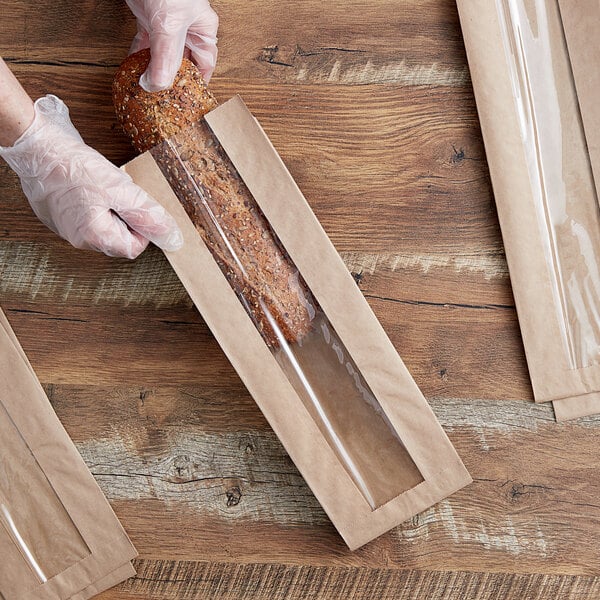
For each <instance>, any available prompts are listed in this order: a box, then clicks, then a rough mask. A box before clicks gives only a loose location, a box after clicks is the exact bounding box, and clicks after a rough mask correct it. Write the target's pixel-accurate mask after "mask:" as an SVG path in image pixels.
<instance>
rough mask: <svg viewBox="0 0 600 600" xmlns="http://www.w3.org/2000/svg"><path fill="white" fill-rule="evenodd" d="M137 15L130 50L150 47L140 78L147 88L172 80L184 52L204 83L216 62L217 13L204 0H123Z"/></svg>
mask: <svg viewBox="0 0 600 600" xmlns="http://www.w3.org/2000/svg"><path fill="white" fill-rule="evenodd" d="M126 1H127V4H128V6H129V8H130V9H131V12H133V14H134V15H135V16H136V17H137V22H138V33H137V35H136V36H135V38H134V40H133V44H132V46H131V50H130V51H131V52H137V51H138V50H142V49H144V48H150V55H151V57H152V58H151V59H150V64H149V65H148V69H147V70H146V72H145V73H144V74H143V75H142V77H141V79H140V85H141V86H142V87H143V88H144V89H145V90H146V91H147V92H157V91H159V90H164V89H166V88H168V87H170V86H171V85H172V84H173V79H174V78H175V74H176V73H177V70H178V69H179V67H180V66H181V60H182V58H183V56H184V50H185V53H186V56H188V58H190V59H191V60H192V62H194V63H195V64H196V66H197V67H198V68H199V69H200V72H201V73H202V75H203V77H204V80H205V81H206V82H207V83H208V81H209V80H210V77H211V75H212V72H213V71H214V68H215V65H216V64H217V28H218V26H219V17H218V16H217V13H216V12H215V11H214V10H213V9H212V8H211V6H210V4H209V3H208V0H126Z"/></svg>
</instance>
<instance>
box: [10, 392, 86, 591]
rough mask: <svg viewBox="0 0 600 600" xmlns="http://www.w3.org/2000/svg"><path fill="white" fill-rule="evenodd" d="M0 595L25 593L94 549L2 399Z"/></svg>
mask: <svg viewBox="0 0 600 600" xmlns="http://www.w3.org/2000/svg"><path fill="white" fill-rule="evenodd" d="M0 445H1V452H0V598H4V600H17V599H18V598H21V595H22V592H23V589H24V582H26V581H31V587H32V588H34V587H35V586H36V585H38V584H39V583H43V582H46V581H47V580H49V579H50V578H52V577H54V576H55V575H57V574H58V573H61V572H62V571H64V570H65V569H67V568H68V567H70V566H71V565H73V564H75V563H77V562H79V561H80V560H82V559H83V558H85V557H86V556H88V555H89V554H90V550H89V548H88V547H87V544H86V543H85V541H84V540H83V538H82V537H81V535H80V533H79V531H78V530H77V528H76V526H75V525H74V523H73V521H72V520H71V518H70V516H69V514H68V513H67V511H66V510H65V508H64V506H63V505H62V503H61V501H60V499H59V498H58V496H57V495H56V493H55V491H54V489H53V488H52V485H51V484H50V482H49V481H48V479H47V477H46V475H45V474H44V472H43V470H42V469H41V467H40V466H39V464H38V462H37V460H36V459H35V457H34V455H33V454H32V452H31V450H30V448H29V446H28V445H27V443H26V442H25V440H24V439H23V437H22V436H21V434H20V433H19V431H18V429H17V427H16V426H15V424H14V422H13V421H12V419H11V417H10V415H9V414H8V412H7V411H6V409H5V408H4V406H3V405H2V403H1V402H0Z"/></svg>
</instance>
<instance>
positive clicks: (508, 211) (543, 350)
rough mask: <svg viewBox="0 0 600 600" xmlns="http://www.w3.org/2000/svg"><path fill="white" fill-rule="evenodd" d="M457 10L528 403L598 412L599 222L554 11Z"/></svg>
mask: <svg viewBox="0 0 600 600" xmlns="http://www.w3.org/2000/svg"><path fill="white" fill-rule="evenodd" d="M457 4H458V9H459V15H460V20H461V26H462V29H463V35H464V40H465V46H466V50H467V57H468V60H469V67H470V70H471V79H472V81H473V88H474V91H475V98H476V101H477V109H478V112H479V118H480V122H481V129H482V133H483V138H484V142H485V147H486V154H487V159H488V164H489V169H490V175H491V179H492V185H493V188H494V195H495V199H496V205H497V209H498V217H499V220H500V225H501V229H502V236H503V239H504V245H505V249H506V258H507V261H508V266H509V270H510V276H511V282H512V286H513V293H514V296H515V303H516V307H517V312H518V315H519V324H520V327H521V334H522V337H523V343H524V346H525V353H526V356H527V363H528V367H529V373H530V377H531V382H532V385H533V391H534V396H535V400H536V402H547V401H550V400H552V401H554V409H555V414H556V417H557V419H558V420H566V419H570V418H575V417H578V416H583V415H585V414H592V413H595V412H600V269H599V265H600V216H599V210H598V203H597V193H596V185H595V181H594V177H593V173H592V169H591V165H590V157H589V154H588V149H587V140H586V137H585V132H584V128H583V126H582V122H581V114H580V111H579V104H578V97H577V90H576V88H575V84H574V81H573V76H572V72H571V63H570V59H569V53H568V51H567V46H566V42H565V38H564V35H563V29H562V21H561V14H560V11H559V6H558V1H557V0H493V1H492V0H490V1H487V2H471V1H469V0H458V2H457ZM572 4H575V3H572Z"/></svg>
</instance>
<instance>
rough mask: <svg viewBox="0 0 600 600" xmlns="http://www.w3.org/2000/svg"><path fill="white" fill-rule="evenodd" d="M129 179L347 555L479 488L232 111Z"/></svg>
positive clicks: (234, 106)
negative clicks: (164, 221) (153, 209)
mask: <svg viewBox="0 0 600 600" xmlns="http://www.w3.org/2000/svg"><path fill="white" fill-rule="evenodd" d="M125 169H126V170H127V172H128V173H129V174H130V175H131V176H132V178H133V179H134V181H135V182H136V183H137V184H138V185H140V186H141V187H143V188H144V189H146V190H147V191H148V192H149V193H151V194H152V195H153V196H154V197H155V198H157V199H158V200H159V201H160V202H161V203H162V204H163V205H164V206H165V207H166V208H167V209H168V210H169V211H170V212H171V214H173V215H174V216H175V218H176V220H177V222H178V224H179V226H180V227H181V230H182V231H183V235H184V240H185V244H184V247H183V249H182V250H180V251H178V252H170V253H167V258H168V259H169V261H170V262H171V264H172V266H173V268H174V269H175V271H176V273H177V275H178V276H179V278H180V279H181V281H182V282H183V284H184V286H185V287H186V289H187V291H188V293H189V294H190V296H191V298H192V300H193V301H194V303H195V305H196V306H197V308H198V309H199V311H200V313H201V314H202V316H203V318H204V319H205V321H206V323H207V324H208V326H209V327H210V328H211V330H212V332H213V334H214V335H215V337H216V339H217V340H218V342H219V344H220V345H221V347H222V348H223V350H224V351H225V353H226V354H227V356H228V357H229V359H230V361H231V363H232V364H233V366H234V367H235V369H236V370H237V372H238V373H239V375H240V377H241V378H242V380H243V381H244V383H245V384H246V386H247V388H248V390H249V391H250V393H251V394H252V395H253V397H254V399H255V400H256V402H257V404H258V405H259V407H260V408H261V410H262V412H263V413H264V414H265V416H266V418H267V419H268V421H269V423H270V424H271V426H272V427H273V429H274V430H275V432H276V433H277V435H278V436H279V439H280V440H281V442H282V443H283V445H284V447H285V448H286V450H287V451H288V453H289V454H290V456H291V458H292V459H293V460H294V462H295V463H296V465H297V467H298V468H299V470H300V471H301V473H302V475H303V476H304V478H305V479H306V481H307V482H308V484H309V485H310V487H311V489H312V490H313V492H314V493H315V495H316V496H317V498H318V499H319V501H320V502H321V504H322V506H323V508H324V509H325V511H326V512H327V514H328V515H329V517H330V518H331V520H332V521H333V523H334V524H335V526H336V527H337V529H338V530H339V532H340V533H341V535H342V536H343V538H344V539H345V541H346V542H347V544H348V545H349V546H350V547H351V548H357V547H358V546H360V545H362V544H364V543H366V542H368V541H369V540H371V539H373V538H375V537H377V536H378V535H380V534H382V533H383V532H385V531H386V530H388V529H390V528H391V527H393V526H395V525H397V524H398V523H400V522H401V521H403V520H405V519H408V518H409V517H411V516H413V515H414V514H416V513H418V512H420V511H422V510H424V509H426V508H427V507H429V506H431V505H432V504H434V503H436V502H438V501H439V500H441V499H442V498H444V497H446V496H448V495H449V494H451V493H453V492H455V491H456V490H458V489H460V488H461V487H463V486H464V485H466V484H468V483H469V482H470V481H471V479H470V477H469V475H468V473H467V471H466V469H465V468H464V466H463V464H462V462H461V461H460V459H459V457H458V455H457V453H456V451H455V450H454V448H453V447H452V445H451V443H450V441H449V440H448V438H447V436H446V434H445V433H444V431H443V430H442V428H441V427H440V425H439V423H438V422H437V420H436V418H435V416H434V414H433V412H432V411H431V409H430V407H429V405H428V404H427V402H426V400H425V399H424V398H423V395H422V394H421V392H420V391H419V389H418V388H417V386H416V384H415V382H414V381H413V379H412V377H411V376H410V374H409V373H408V371H407V369H406V367H405V365H404V363H403V362H402V360H401V359H400V357H399V356H398V354H397V352H396V350H395V349H394V347H393V345H392V344H391V342H390V340H389V339H388V337H387V335H386V334H385V332H384V331H383V329H382V327H381V325H380V324H379V322H378V321H377V319H376V317H375V315H374V314H373V312H372V311H371V309H370V308H369V306H368V304H367V302H366V300H365V299H364V297H363V295H362V293H361V292H360V290H359V289H358V287H357V286H356V284H355V282H354V280H353V278H352V277H351V275H350V274H349V272H348V270H347V269H346V267H345V265H344V263H343V262H342V260H341V259H340V257H339V255H338V254H337V252H336V251H335V249H334V248H333V246H332V244H331V242H330V240H329V238H328V237H327V235H326V234H325V232H324V231H323V229H322V227H321V226H320V224H319V222H318V221H317V219H316V217H315V215H314V214H313V212H312V211H311V209H310V207H309V205H308V204H307V202H306V200H305V199H304V197H303V196H302V193H301V192H300V190H299V189H298V187H297V185H296V184H295V182H294V180H293V179H292V177H291V176H290V174H289V172H288V171H287V169H286V168H285V166H284V164H283V162H282V161H281V159H280V157H279V156H278V154H277V152H276V151H275V150H274V148H273V146H272V145H271V143H270V142H269V140H268V138H267V137H266V135H265V134H264V132H263V130H262V129H261V127H260V126H259V124H258V123H257V121H256V120H255V119H254V117H253V116H252V115H251V114H250V112H249V111H248V109H247V108H246V106H245V105H244V103H243V102H242V100H241V99H240V98H239V97H235V98H233V99H231V100H229V101H228V102H226V103H224V104H223V105H221V106H220V107H219V108H217V109H215V110H214V111H212V112H210V113H208V114H207V115H206V117H205V119H204V120H201V121H200V122H198V123H197V125H196V126H194V127H192V128H190V129H189V130H186V131H183V132H181V133H179V134H177V135H176V136H174V138H173V139H171V140H167V141H166V142H164V143H163V144H161V145H160V146H157V147H156V148H154V149H153V150H151V151H150V152H147V153H145V154H143V155H141V156H140V157H138V158H137V159H135V160H133V161H132V162H130V163H129V164H128V165H126V166H125Z"/></svg>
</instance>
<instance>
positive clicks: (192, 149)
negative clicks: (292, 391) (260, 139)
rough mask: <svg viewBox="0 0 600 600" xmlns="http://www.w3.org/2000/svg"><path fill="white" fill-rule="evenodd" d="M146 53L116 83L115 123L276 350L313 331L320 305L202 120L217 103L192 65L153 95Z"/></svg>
mask: <svg viewBox="0 0 600 600" xmlns="http://www.w3.org/2000/svg"><path fill="white" fill-rule="evenodd" d="M148 61H149V53H148V51H141V52H138V53H136V54H133V55H131V56H129V57H128V58H127V59H126V60H125V61H124V62H123V64H122V65H121V67H120V68H119V71H118V72H117V74H116V76H115V79H114V84H113V100H114V104H115V108H116V111H117V117H118V119H119V121H120V122H121V124H122V126H123V129H124V130H125V133H127V134H128V135H129V137H130V138H131V141H132V143H133V145H134V146H135V148H136V149H137V150H139V151H140V152H143V151H145V150H148V149H150V151H151V154H152V156H153V157H154V159H155V161H156V163H157V164H158V166H159V168H160V169H161V171H162V173H163V175H164V176H165V178H166V179H167V181H168V182H169V184H170V186H171V188H172V189H173V191H174V192H175V194H176V196H177V197H178V199H179V200H180V202H181V203H182V205H183V207H184V208H185V210H186V212H187V214H188V216H189V217H190V219H191V220H192V222H193V223H194V225H195V226H196V229H197V230H198V231H199V233H200V235H201V236H202V238H203V240H204V242H205V243H206V245H207V247H208V248H209V250H210V251H211V253H212V254H213V256H214V258H215V260H216V261H217V263H218V265H219V267H220V268H221V270H222V271H223V273H224V274H225V276H226V277H227V279H228V281H229V283H230V285H231V287H232V288H233V289H234V291H235V292H236V294H237V295H238V297H239V298H240V300H241V302H242V304H243V305H244V307H245V308H246V310H247V312H248V314H249V315H250V317H251V318H252V319H253V321H254V323H255V324H256V326H257V328H258V329H259V331H260V332H261V333H262V335H263V337H264V339H265V340H266V341H267V343H268V344H269V345H270V346H272V347H278V346H280V345H281V343H282V342H283V341H284V339H285V340H286V341H287V342H288V343H293V342H296V341H298V340H300V339H302V337H303V336H304V335H305V334H306V333H307V332H308V331H309V330H310V328H311V321H312V319H313V317H314V312H315V308H316V306H317V305H316V301H315V300H314V298H312V295H311V294H310V291H309V290H308V289H307V288H306V284H305V283H304V282H303V280H302V278H301V277H300V274H299V273H298V271H297V269H296V267H295V266H294V264H293V263H292V261H291V259H290V258H289V256H288V255H287V253H286V252H285V250H284V248H283V247H282V245H281V243H280V242H279V240H278V239H277V236H276V235H275V233H274V232H273V230H272V229H271V227H270V225H269V224H268V222H267V220H266V219H265V217H264V215H263V213H262V211H261V209H260V207H259V206H258V204H257V203H256V201H255V200H254V198H253V197H252V195H251V193H250V191H249V190H248V188H247V187H246V185H245V184H244V182H243V181H242V179H241V178H240V176H239V175H238V173H237V171H236V169H235V167H234V166H233V164H232V163H231V161H230V160H229V158H228V157H227V155H226V153H225V151H224V150H223V149H222V147H221V146H220V144H219V142H218V140H217V139H216V137H215V136H214V134H213V133H212V131H211V130H210V128H209V127H208V125H207V124H206V122H205V121H204V119H202V116H203V115H204V114H206V113H207V112H209V111H210V110H212V109H213V108H215V107H216V105H217V103H216V100H215V99H214V97H213V96H212V94H211V93H210V92H209V91H208V90H207V88H206V86H205V84H204V82H203V81H202V76H201V75H200V72H199V71H198V70H197V68H196V67H195V65H193V64H192V63H191V62H190V61H188V60H187V59H184V61H183V64H182V67H181V69H180V71H179V73H178V74H177V77H176V78H175V82H174V84H173V86H172V87H171V88H170V89H168V90H164V91H162V92H153V93H149V92H146V91H144V90H143V89H142V88H140V86H139V83H138V81H139V78H140V76H141V75H142V73H143V72H144V71H145V69H146V66H147V64H148Z"/></svg>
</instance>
